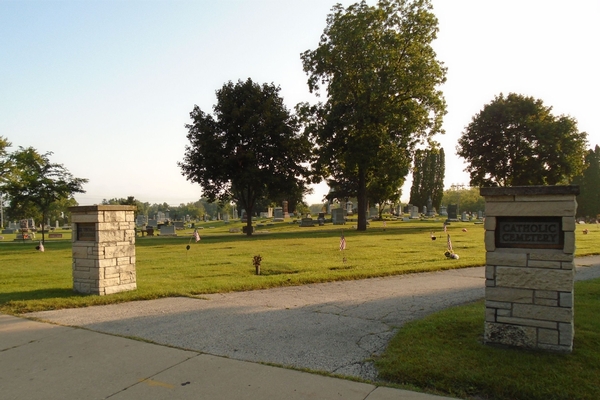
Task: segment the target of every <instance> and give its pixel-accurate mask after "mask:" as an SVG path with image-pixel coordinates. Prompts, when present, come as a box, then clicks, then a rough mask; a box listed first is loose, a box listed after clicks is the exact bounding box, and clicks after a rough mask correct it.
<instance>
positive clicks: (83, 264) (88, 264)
mask: <svg viewBox="0 0 600 400" xmlns="http://www.w3.org/2000/svg"><path fill="white" fill-rule="evenodd" d="M75 264H76V265H77V268H98V262H97V260H94V259H93V258H76V259H75Z"/></svg>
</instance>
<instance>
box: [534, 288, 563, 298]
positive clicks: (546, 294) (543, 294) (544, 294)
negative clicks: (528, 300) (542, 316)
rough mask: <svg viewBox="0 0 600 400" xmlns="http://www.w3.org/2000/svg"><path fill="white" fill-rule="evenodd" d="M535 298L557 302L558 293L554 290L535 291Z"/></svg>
mask: <svg viewBox="0 0 600 400" xmlns="http://www.w3.org/2000/svg"><path fill="white" fill-rule="evenodd" d="M535 298H536V299H552V300H558V292H557V291H556V290H536V291H535Z"/></svg>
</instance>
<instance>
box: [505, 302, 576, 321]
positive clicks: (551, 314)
mask: <svg viewBox="0 0 600 400" xmlns="http://www.w3.org/2000/svg"><path fill="white" fill-rule="evenodd" d="M513 316H514V317H516V318H528V319H536V320H543V321H557V322H572V321H573V312H572V309H570V308H561V307H548V306H538V305H533V304H519V303H515V304H513Z"/></svg>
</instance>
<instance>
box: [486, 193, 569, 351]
mask: <svg viewBox="0 0 600 400" xmlns="http://www.w3.org/2000/svg"><path fill="white" fill-rule="evenodd" d="M480 193H481V195H482V196H484V197H485V215H486V217H485V223H484V227H485V248H486V270H485V275H486V290H485V307H486V315H485V335H484V342H485V343H486V344H499V345H507V346H514V347H523V348H531V349H542V350H550V351H558V352H571V351H572V350H573V336H574V328H573V281H574V275H575V265H574V254H575V212H576V210H577V202H576V200H575V196H577V194H579V187H577V186H521V187H494V188H481V190H480Z"/></svg>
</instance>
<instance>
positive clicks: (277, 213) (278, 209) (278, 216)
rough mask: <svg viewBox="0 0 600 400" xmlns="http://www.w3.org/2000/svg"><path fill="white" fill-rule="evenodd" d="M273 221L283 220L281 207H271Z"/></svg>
mask: <svg viewBox="0 0 600 400" xmlns="http://www.w3.org/2000/svg"><path fill="white" fill-rule="evenodd" d="M273 221H274V222H282V221H283V208H282V207H275V208H274V209H273Z"/></svg>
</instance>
